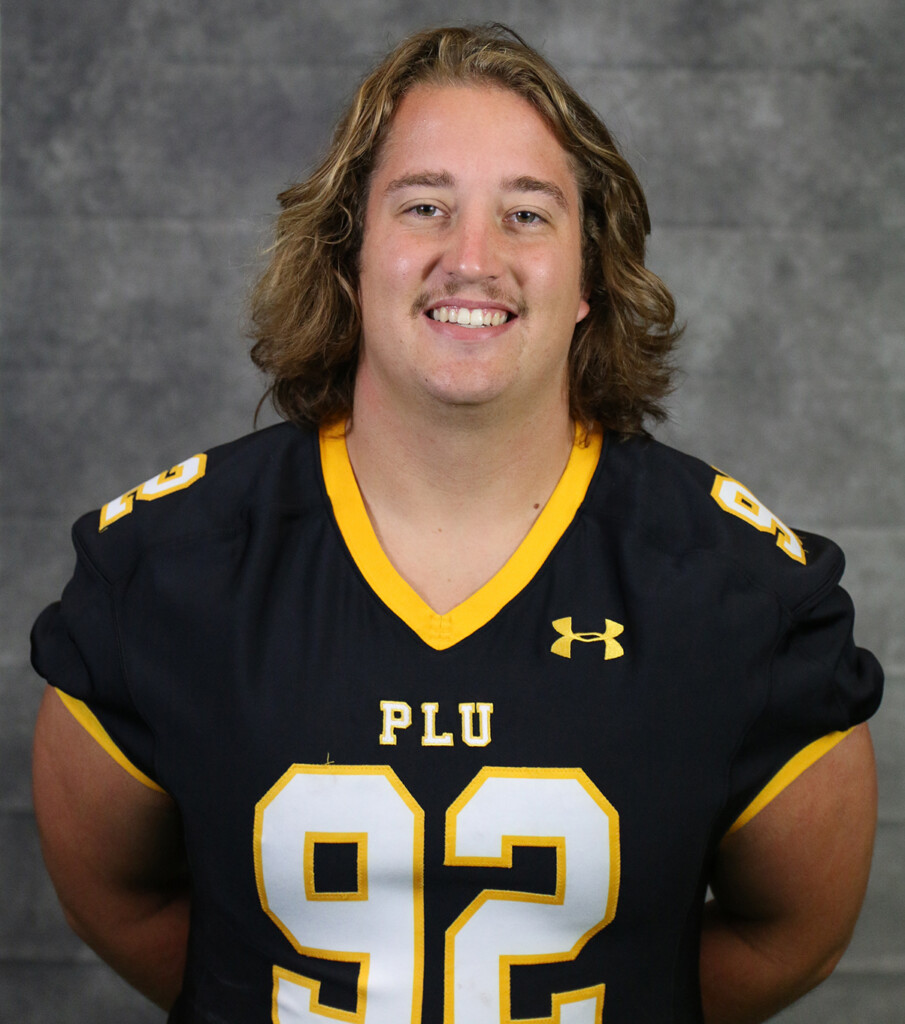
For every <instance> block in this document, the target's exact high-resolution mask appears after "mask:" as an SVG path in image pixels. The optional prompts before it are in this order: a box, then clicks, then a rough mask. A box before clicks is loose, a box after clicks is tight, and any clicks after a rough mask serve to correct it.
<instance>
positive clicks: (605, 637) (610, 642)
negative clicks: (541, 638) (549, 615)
mask: <svg viewBox="0 0 905 1024" xmlns="http://www.w3.org/2000/svg"><path fill="white" fill-rule="evenodd" d="M605 622H606V632H605V633H575V632H573V630H572V618H571V616H569V617H568V618H566V619H556V620H555V621H554V623H553V628H554V629H555V630H556V632H557V633H559V634H561V635H560V637H559V639H558V640H554V641H553V646H552V647H551V648H550V650H551V651H552V652H553V653H554V654H558V655H559V656H560V657H561V658H571V657H572V641H573V640H578V641H579V642H580V643H583V644H593V643H597V641H599V640H602V641H603V642H604V644H605V647H606V649H605V651H604V654H603V658H604V661H609V660H610V658H621V657H622V655H623V654H625V651H624V650H623V649H622V644H620V643H618V642H617V640H616V637H617V636H619V634H620V633H622V631H623V630H624V629H625V627H624V626H623V625H622V624H621V623H619V622H613V620H612V619H606V620H605Z"/></svg>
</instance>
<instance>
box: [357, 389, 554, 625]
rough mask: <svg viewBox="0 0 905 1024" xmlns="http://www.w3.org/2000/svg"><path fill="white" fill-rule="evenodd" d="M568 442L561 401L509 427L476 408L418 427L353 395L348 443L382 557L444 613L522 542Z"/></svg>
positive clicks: (445, 414)
mask: <svg viewBox="0 0 905 1024" xmlns="http://www.w3.org/2000/svg"><path fill="white" fill-rule="evenodd" d="M359 397H361V398H362V400H361V401H359ZM573 437H574V432H573V428H572V424H571V421H570V419H569V414H568V409H567V407H565V405H563V407H562V408H560V409H556V410H552V411H551V410H543V411H541V412H540V413H537V414H533V415H531V416H525V417H522V418H520V419H519V420H517V421H516V422H513V421H512V420H511V419H503V418H500V417H495V416H494V415H492V414H491V413H489V412H488V410H485V409H474V408H456V409H450V410H446V411H445V412H444V411H443V410H438V411H437V414H436V415H433V416H430V417H417V422H416V421H415V420H414V419H413V418H411V417H409V416H407V415H406V413H405V410H402V409H398V408H395V407H394V408H392V409H387V408H386V407H378V408H375V407H374V406H373V405H372V404H371V403H370V402H369V401H368V400H367V397H366V396H363V395H362V396H360V395H359V392H356V401H355V406H354V412H353V417H352V420H351V424H350V426H349V428H348V429H347V433H346V444H347V447H348V451H349V459H350V461H351V463H352V468H353V470H354V471H355V476H356V479H357V481H358V486H359V488H360V490H361V494H362V497H363V498H364V502H365V506H366V508H367V510H368V515H369V516H370V519H371V523H372V525H373V527H374V530H375V533H376V534H377V538H378V540H379V541H380V544H381V546H382V547H383V549H384V551H385V553H386V555H387V557H388V558H389V559H390V561H391V562H392V563H393V564H394V566H395V567H396V569H397V571H398V572H399V573H400V574H401V575H402V576H403V578H404V579H406V580H407V582H408V583H409V584H410V585H411V586H412V587H413V588H414V589H415V591H416V592H417V593H419V594H420V595H421V597H422V598H423V599H424V600H425V601H426V602H427V603H428V604H429V605H430V606H431V607H432V608H433V609H434V610H435V611H437V612H440V613H443V612H445V611H448V610H449V609H450V608H452V607H454V606H455V605H456V604H459V603H460V602H461V601H462V600H464V599H465V598H466V597H468V596H469V595H470V594H472V593H473V592H474V591H475V590H477V589H479V588H480V586H482V585H483V584H484V583H485V582H487V580H488V579H490V577H492V576H493V575H494V574H495V573H496V572H497V571H498V570H499V569H500V568H501V567H502V565H503V564H504V563H505V562H506V561H507V560H508V558H509V557H510V556H511V555H512V553H513V552H514V551H515V549H516V548H517V547H518V545H519V544H520V543H521V541H522V540H523V539H524V537H525V535H526V534H527V532H528V531H529V530H530V529H531V526H532V525H533V524H534V521H535V519H536V518H537V516H538V515H539V514H540V511H541V510H542V509H543V507H544V505H545V504H546V503H547V500H548V499H549V497H550V495H551V494H552V493H553V490H554V489H555V487H556V484H557V482H558V481H559V478H560V476H561V475H562V472H563V470H564V469H565V466H566V463H567V462H568V459H569V454H570V452H571V448H572V440H573Z"/></svg>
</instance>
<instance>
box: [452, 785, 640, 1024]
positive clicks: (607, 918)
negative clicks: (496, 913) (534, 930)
mask: <svg viewBox="0 0 905 1024" xmlns="http://www.w3.org/2000/svg"><path fill="white" fill-rule="evenodd" d="M489 779H509V780H511V779H542V780H549V779H563V780H566V781H570V782H577V783H578V784H579V785H580V786H581V787H582V789H584V791H585V792H586V793H587V795H588V796H589V797H590V798H591V799H592V800H593V801H594V803H595V804H596V805H597V806H598V807H599V808H600V810H601V811H602V812H603V815H604V817H605V818H606V820H607V825H608V830H607V831H608V835H609V868H610V870H609V880H608V885H607V903H606V909H605V911H604V916H603V917H602V918H601V919H600V920H599V921H597V923H596V924H594V925H592V926H591V927H590V928H589V929H588V930H587V931H585V932H584V933H583V934H582V935H580V936H578V938H577V939H576V940H575V941H574V942H573V944H572V945H571V946H570V947H569V948H568V949H565V950H558V951H553V952H548V953H530V954H525V953H519V954H507V953H499V954H488V955H497V956H498V979H499V981H498V985H499V988H498V991H499V1019H500V1021H501V1024H560V1020H561V1015H562V1006H563V1005H564V1004H566V1003H575V1002H582V1001H593V1002H594V1004H595V1005H594V1011H593V1012H594V1018H593V1019H594V1021H595V1022H597V1024H599V1022H600V1020H601V1012H602V1009H603V999H604V993H605V989H606V986H605V985H603V984H600V985H592V986H590V987H588V988H584V989H578V990H575V991H571V992H552V993H551V997H552V1007H553V1013H552V1016H550V1017H543V1018H531V1019H530V1020H529V1019H527V1018H526V1019H524V1020H523V1019H521V1018H519V1019H514V1018H513V1017H512V1013H511V1007H512V1001H511V980H512V967H513V966H517V965H523V964H549V963H563V962H565V961H568V960H574V959H575V958H576V957H577V956H578V954H579V953H580V952H581V951H582V949H583V948H584V947H585V946H586V945H587V943H588V942H589V940H590V939H591V938H592V937H593V936H594V935H596V934H597V933H598V932H600V931H601V930H602V929H604V928H605V927H606V926H607V925H608V924H609V923H610V922H611V921H612V920H613V918H614V917H615V916H616V904H617V901H618V897H619V886H620V881H621V867H622V864H621V852H620V839H619V814H618V812H617V811H616V809H615V808H614V807H613V805H612V804H611V803H610V802H609V801H608V800H607V799H606V797H605V796H604V795H603V793H601V792H600V790H599V789H598V788H597V787H596V786H595V785H594V783H593V782H592V781H591V780H590V779H589V778H588V776H587V775H586V774H585V772H584V771H583V770H582V769H581V768H503V767H497V766H491V765H485V766H484V767H483V768H482V769H481V770H480V771H479V772H478V774H477V775H475V777H474V778H473V779H472V780H471V782H470V783H469V784H468V785H467V786H466V787H465V789H463V790H462V792H461V793H460V794H459V796H458V797H456V799H455V800H454V801H453V802H452V803H451V804H450V806H449V807H448V808H447V811H446V843H445V847H446V848H445V856H444V859H443V863H444V864H446V865H452V866H456V865H464V866H486V867H502V868H511V867H512V858H513V849H514V847H516V846H537V847H549V848H552V849H554V850H555V851H556V886H555V891H554V892H552V893H536V892H526V891H520V890H505V889H484V890H483V891H482V892H480V893H479V894H478V895H477V896H476V897H475V899H473V900H472V902H471V903H470V904H469V905H468V906H467V907H466V908H465V909H464V910H463V911H462V912H461V913H460V914H459V916H458V917H457V918H456V920H455V921H453V923H452V924H451V925H450V926H449V928H447V930H446V943H445V950H444V995H443V1005H444V1015H443V1019H444V1021H453V1020H455V1019H456V1008H455V1002H456V981H455V973H456V942H457V940H458V937H459V934H460V932H461V931H462V930H463V929H464V928H465V926H466V925H467V924H468V923H469V922H470V921H471V920H472V918H474V916H475V915H476V914H478V913H479V912H480V910H481V908H482V907H484V906H485V905H486V904H487V903H489V902H490V901H494V900H507V901H517V902H524V903H538V904H547V905H554V906H562V905H563V904H564V902H565V896H566V875H567V872H568V867H567V863H566V842H567V838H568V837H567V836H564V835H506V834H502V833H496V834H494V838H499V841H500V854H499V856H494V855H489V856H481V855H478V854H459V853H458V852H457V849H458V839H457V826H458V817H459V814H460V813H461V812H462V811H463V810H464V809H465V808H466V807H467V806H468V804H469V803H470V802H471V801H472V800H473V799H474V798H475V797H476V796H477V794H478V792H479V791H480V789H481V787H482V786H483V785H484V784H485V783H486V782H487V781H488V780H489ZM490 834H492V832H491V831H490V830H489V831H488V838H489V836H490ZM583 1019H586V1018H583Z"/></svg>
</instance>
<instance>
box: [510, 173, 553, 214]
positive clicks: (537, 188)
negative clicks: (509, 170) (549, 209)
mask: <svg viewBox="0 0 905 1024" xmlns="http://www.w3.org/2000/svg"><path fill="white" fill-rule="evenodd" d="M502 185H503V190H504V191H506V192H539V193H540V194H541V195H545V196H549V197H550V198H551V199H552V200H553V201H554V202H555V203H556V205H557V206H559V207H561V209H563V210H566V211H568V209H569V204H568V202H567V201H566V195H565V193H564V192H563V190H562V189H561V188H560V187H559V185H557V184H556V183H555V182H552V181H543V180H542V179H541V178H532V177H531V175H529V174H522V175H520V176H519V177H518V178H507V179H506V181H504V182H503V183H502Z"/></svg>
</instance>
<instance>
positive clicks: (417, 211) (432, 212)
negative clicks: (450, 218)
mask: <svg viewBox="0 0 905 1024" xmlns="http://www.w3.org/2000/svg"><path fill="white" fill-rule="evenodd" d="M407 212H408V213H411V214H413V215H414V216H416V217H437V216H438V215H439V213H440V209H439V207H437V206H434V204H433V203H416V204H415V205H414V206H410V207H409V209H408V211H407Z"/></svg>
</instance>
